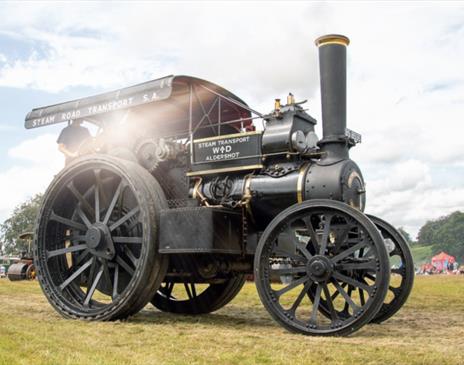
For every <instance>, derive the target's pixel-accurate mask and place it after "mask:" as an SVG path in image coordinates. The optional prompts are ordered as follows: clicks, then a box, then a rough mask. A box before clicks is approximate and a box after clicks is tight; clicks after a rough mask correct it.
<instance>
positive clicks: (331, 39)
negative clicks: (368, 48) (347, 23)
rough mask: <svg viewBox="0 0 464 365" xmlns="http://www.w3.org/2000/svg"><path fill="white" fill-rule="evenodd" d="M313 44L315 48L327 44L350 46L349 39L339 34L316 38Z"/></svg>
mask: <svg viewBox="0 0 464 365" xmlns="http://www.w3.org/2000/svg"><path fill="white" fill-rule="evenodd" d="M315 43H316V46H317V47H321V46H325V45H329V44H339V45H342V46H345V47H346V46H348V45H349V44H350V39H349V38H348V37H346V36H344V35H341V34H326V35H323V36H321V37H319V38H317V39H316V40H315Z"/></svg>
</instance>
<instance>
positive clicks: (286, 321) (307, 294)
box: [26, 35, 414, 336]
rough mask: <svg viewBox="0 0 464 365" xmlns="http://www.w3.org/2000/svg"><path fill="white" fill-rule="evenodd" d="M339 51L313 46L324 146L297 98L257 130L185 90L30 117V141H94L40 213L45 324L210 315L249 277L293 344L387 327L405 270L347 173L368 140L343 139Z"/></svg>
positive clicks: (204, 90)
mask: <svg viewBox="0 0 464 365" xmlns="http://www.w3.org/2000/svg"><path fill="white" fill-rule="evenodd" d="M348 44H349V40H348V38H346V37H344V36H341V35H327V36H323V37H320V38H318V39H317V41H316V45H317V46H318V48H319V61H320V81H321V99H322V130H323V135H322V138H321V139H319V137H318V136H317V135H316V133H315V125H316V120H315V119H314V118H313V117H311V116H310V115H309V114H308V112H307V110H306V109H304V108H303V106H302V105H303V102H298V101H297V100H295V97H294V96H293V95H292V94H290V95H289V96H288V98H287V101H286V104H285V105H284V104H283V103H281V102H280V100H279V99H276V101H275V106H274V110H273V111H271V112H270V113H269V114H266V115H263V114H261V113H259V112H257V111H255V110H253V109H252V108H250V107H249V106H248V105H247V104H246V103H245V102H244V101H242V100H241V99H240V98H238V97H237V96H235V95H234V94H232V93H231V92H229V91H227V90H225V89H223V88H222V87H220V86H218V85H215V84H213V83H211V82H208V81H205V80H200V79H197V78H194V77H188V76H168V77H164V78H161V79H157V80H153V81H148V82H146V83H143V84H139V85H136V86H132V87H128V88H124V89H121V90H117V91H115V92H110V93H105V94H100V95H97V96H93V97H87V98H83V99H79V100H74V101H71V102H66V103H62V104H57V105H53V106H49V107H43V108H37V109H34V110H32V111H31V112H30V113H29V114H28V115H27V117H26V128H36V127H41V126H46V125H50V124H55V123H60V122H67V121H69V120H84V121H86V122H89V123H93V124H95V125H96V126H97V127H98V128H99V132H98V134H97V135H96V136H95V137H94V138H92V139H91V140H88V141H86V142H85V143H84V145H85V147H83V148H82V150H81V156H80V157H79V158H77V159H76V160H75V161H73V162H72V163H71V164H69V165H68V166H67V167H65V168H64V169H63V170H62V171H61V172H60V173H59V174H58V175H57V176H56V177H55V179H54V180H53V181H52V183H51V184H50V186H49V188H48V189H47V191H46V193H45V196H44V199H43V203H42V207H41V210H40V213H39V218H38V221H37V225H36V230H35V241H34V260H35V263H36V266H37V274H38V279H39V282H40V285H41V286H42V289H43V291H44V294H45V295H46V296H47V298H48V300H49V302H50V303H51V304H52V305H53V306H54V308H55V309H56V310H57V311H58V312H59V313H61V314H62V315H63V316H64V317H67V318H79V319H87V320H116V319H121V318H126V317H128V316H131V315H133V314H135V313H137V312H138V311H139V310H140V309H142V308H143V307H144V306H145V305H146V304H147V303H148V302H151V303H152V304H153V305H154V306H155V307H156V308H158V309H160V310H161V311H166V312H172V313H181V314H202V313H209V312H213V311H216V310H218V309H220V308H222V307H223V306H225V305H226V304H227V303H229V302H230V301H231V300H232V299H233V298H234V297H235V296H236V295H237V294H238V293H239V292H240V289H241V288H242V286H243V284H244V282H245V276H249V275H253V276H254V279H255V282H256V287H257V290H258V293H259V297H260V299H261V301H262V303H263V305H264V306H265V308H266V309H267V310H268V312H269V314H270V315H271V316H272V318H274V319H275V320H276V322H278V323H279V324H280V325H282V326H283V327H285V328H286V329H288V330H290V331H292V332H298V333H302V334H306V335H320V336H323V335H348V334H351V333H353V332H355V331H357V330H358V329H360V328H361V327H362V326H363V325H365V324H367V323H369V322H376V323H379V322H382V321H384V320H386V319H388V318H389V317H391V316H392V315H393V314H394V313H396V312H397V311H398V310H399V309H400V308H401V306H402V305H403V304H404V302H405V301H406V299H407V297H408V295H409V292H410V290H411V287H412V282H413V274H414V271H413V265H412V260H411V255H410V252H409V248H408V246H407V244H406V242H405V240H404V238H403V237H402V236H401V235H400V234H399V233H398V232H397V230H396V229H395V228H393V227H392V226H391V225H390V224H388V223H386V222H384V221H383V220H381V219H379V218H376V217H373V216H367V215H366V214H364V213H363V212H364V209H365V206H366V198H365V197H366V189H365V183H364V178H363V175H362V173H361V170H360V168H359V166H358V165H357V164H356V163H355V162H354V161H353V160H351V159H350V157H349V151H350V149H351V148H352V147H354V146H355V145H356V144H357V143H360V142H361V136H360V135H359V134H358V133H355V132H353V131H351V130H349V129H347V128H346V49H347V46H348ZM260 123H262V125H263V129H262V130H256V128H255V125H260ZM390 259H394V260H395V263H396V266H395V268H394V269H391V267H392V263H391V262H390Z"/></svg>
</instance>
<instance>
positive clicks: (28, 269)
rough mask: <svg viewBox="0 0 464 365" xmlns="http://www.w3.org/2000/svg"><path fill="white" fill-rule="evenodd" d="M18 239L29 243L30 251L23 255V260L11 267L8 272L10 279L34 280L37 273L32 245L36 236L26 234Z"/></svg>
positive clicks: (29, 233)
mask: <svg viewBox="0 0 464 365" xmlns="http://www.w3.org/2000/svg"><path fill="white" fill-rule="evenodd" d="M18 238H19V239H21V240H25V241H27V243H28V250H27V252H22V253H21V258H20V259H19V261H17V262H15V263H14V264H12V265H10V267H9V268H8V271H7V276H8V279H10V280H11V281H18V280H34V279H35V277H36V273H35V266H34V263H33V258H32V251H31V243H32V240H33V238H34V235H33V233H32V232H25V233H22V234H21V235H20V236H19V237H18Z"/></svg>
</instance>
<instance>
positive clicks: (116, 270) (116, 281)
mask: <svg viewBox="0 0 464 365" xmlns="http://www.w3.org/2000/svg"><path fill="white" fill-rule="evenodd" d="M118 284H119V265H115V267H114V278H113V295H112V298H113V299H115V298H116V297H117V296H118Z"/></svg>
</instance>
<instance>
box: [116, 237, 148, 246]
mask: <svg viewBox="0 0 464 365" xmlns="http://www.w3.org/2000/svg"><path fill="white" fill-rule="evenodd" d="M112 240H113V242H114V243H126V244H132V243H138V244H141V243H142V242H143V237H123V236H115V237H112Z"/></svg>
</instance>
